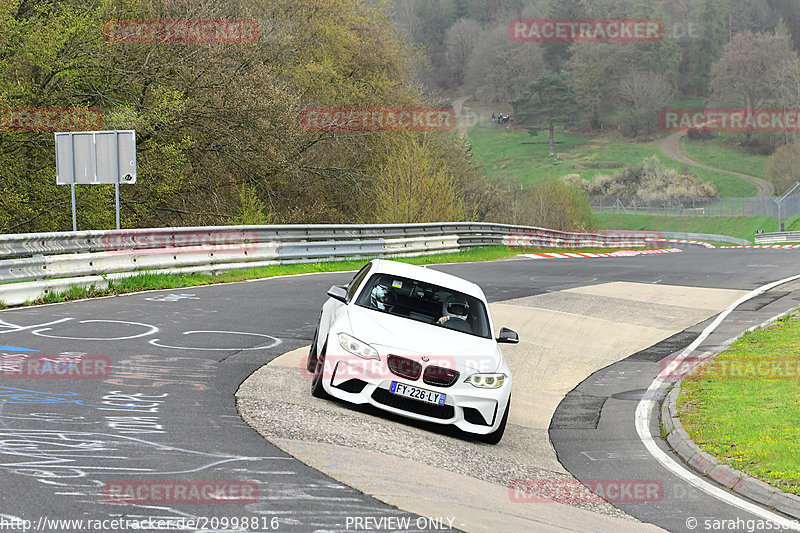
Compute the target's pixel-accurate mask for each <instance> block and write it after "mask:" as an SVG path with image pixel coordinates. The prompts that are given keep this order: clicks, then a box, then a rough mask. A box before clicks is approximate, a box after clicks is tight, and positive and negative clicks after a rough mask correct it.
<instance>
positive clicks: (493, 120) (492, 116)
mask: <svg viewBox="0 0 800 533" xmlns="http://www.w3.org/2000/svg"><path fill="white" fill-rule="evenodd" d="M494 120H495V119H494V113H492V124H494Z"/></svg>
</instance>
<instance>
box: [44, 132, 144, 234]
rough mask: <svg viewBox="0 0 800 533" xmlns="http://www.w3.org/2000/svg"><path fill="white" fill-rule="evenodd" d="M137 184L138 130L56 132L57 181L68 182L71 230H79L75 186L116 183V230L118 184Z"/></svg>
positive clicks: (60, 183)
mask: <svg viewBox="0 0 800 533" xmlns="http://www.w3.org/2000/svg"><path fill="white" fill-rule="evenodd" d="M120 183H131V184H132V183H136V131H134V130H114V131H71V132H58V133H56V184H58V185H69V186H70V188H71V200H72V231H78V224H77V215H76V203H75V185H92V184H109V185H110V184H114V200H115V207H116V222H117V229H120V222H119V184H120Z"/></svg>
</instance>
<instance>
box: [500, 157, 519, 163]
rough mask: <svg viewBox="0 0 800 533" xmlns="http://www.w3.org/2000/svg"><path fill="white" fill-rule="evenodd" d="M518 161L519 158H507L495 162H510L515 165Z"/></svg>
mask: <svg viewBox="0 0 800 533" xmlns="http://www.w3.org/2000/svg"><path fill="white" fill-rule="evenodd" d="M516 160H517V158H516V157H509V158H507V159H498V160H497V161H495V163H502V162H504V161H508V162H510V163H513V162H515V161H516Z"/></svg>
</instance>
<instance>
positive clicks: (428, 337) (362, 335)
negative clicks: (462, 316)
mask: <svg viewBox="0 0 800 533" xmlns="http://www.w3.org/2000/svg"><path fill="white" fill-rule="evenodd" d="M348 319H349V322H350V327H351V332H352V334H353V336H354V337H356V338H358V339H359V340H362V341H364V342H366V343H368V344H370V345H371V346H373V347H374V348H375V349H376V350H378V352H379V353H380V354H381V355H389V354H395V355H421V356H422V355H424V356H427V357H429V358H430V363H431V364H435V363H437V361H442V362H440V363H437V364H438V365H439V366H450V365H451V364H454V365H455V366H457V367H464V366H466V367H469V368H472V369H474V370H479V371H482V372H494V371H495V370H496V369H497V368H498V366H500V359H501V357H502V356H501V355H500V352H499V350H498V349H497V342H496V341H495V340H494V339H483V338H481V337H476V336H474V335H469V334H467V333H461V332H458V331H453V330H451V329H446V328H443V327H439V326H435V325H431V324H426V323H424V322H417V321H414V320H410V319H408V318H403V317H399V316H395V315H390V314H388V313H382V312H380V311H375V310H372V309H365V308H363V307H358V306H353V307H350V308H348Z"/></svg>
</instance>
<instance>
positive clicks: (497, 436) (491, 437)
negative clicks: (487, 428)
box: [478, 396, 511, 444]
mask: <svg viewBox="0 0 800 533" xmlns="http://www.w3.org/2000/svg"><path fill="white" fill-rule="evenodd" d="M510 410H511V396H509V397H508V405H506V412H505V413H503V420H501V421H500V426H498V428H497V429H495V430H494V431H492V432H491V433H489V434H487V435H478V440H480V441H481V442H485V443H486V444H497V443H498V442H500V440H501V439H502V438H503V433H505V432H506V423H507V422H508V412H509V411H510Z"/></svg>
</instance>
